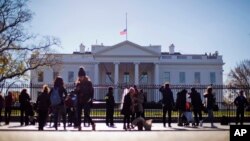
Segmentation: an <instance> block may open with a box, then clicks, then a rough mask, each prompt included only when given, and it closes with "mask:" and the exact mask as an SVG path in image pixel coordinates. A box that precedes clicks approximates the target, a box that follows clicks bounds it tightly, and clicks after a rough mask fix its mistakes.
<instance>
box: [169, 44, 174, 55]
mask: <svg viewBox="0 0 250 141" xmlns="http://www.w3.org/2000/svg"><path fill="white" fill-rule="evenodd" d="M169 54H174V44H171V45H170V46H169Z"/></svg>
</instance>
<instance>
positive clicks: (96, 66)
mask: <svg viewBox="0 0 250 141" xmlns="http://www.w3.org/2000/svg"><path fill="white" fill-rule="evenodd" d="M94 75H95V76H94V78H95V80H94V84H95V85H98V84H99V63H95V73H94Z"/></svg>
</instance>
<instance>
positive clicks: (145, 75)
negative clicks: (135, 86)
mask: <svg viewBox="0 0 250 141" xmlns="http://www.w3.org/2000/svg"><path fill="white" fill-rule="evenodd" d="M139 81H140V83H141V84H147V83H148V73H147V72H143V73H142V75H141V78H140V80H139Z"/></svg>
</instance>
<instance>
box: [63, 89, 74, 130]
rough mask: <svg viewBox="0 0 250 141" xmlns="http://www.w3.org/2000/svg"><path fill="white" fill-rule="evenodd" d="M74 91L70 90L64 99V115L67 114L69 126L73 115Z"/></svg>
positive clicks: (72, 121)
mask: <svg viewBox="0 0 250 141" xmlns="http://www.w3.org/2000/svg"><path fill="white" fill-rule="evenodd" d="M73 97H74V93H73V92H70V94H69V95H68V96H67V97H66V99H65V107H66V115H67V116H68V126H69V127H71V126H72V124H73V123H74V120H75V119H74V116H75V108H74V103H73Z"/></svg>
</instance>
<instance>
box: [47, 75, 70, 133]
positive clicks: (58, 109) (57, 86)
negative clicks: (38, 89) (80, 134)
mask: <svg viewBox="0 0 250 141" xmlns="http://www.w3.org/2000/svg"><path fill="white" fill-rule="evenodd" d="M49 95H50V102H51V107H52V112H53V118H54V126H55V129H56V130H58V128H57V127H58V119H59V123H60V118H58V117H60V116H62V118H63V127H64V130H66V109H65V105H64V101H65V98H66V97H67V91H66V89H65V87H64V81H63V79H62V77H61V76H57V77H56V79H55V81H54V87H53V88H52V89H51V90H50V92H49Z"/></svg>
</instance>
